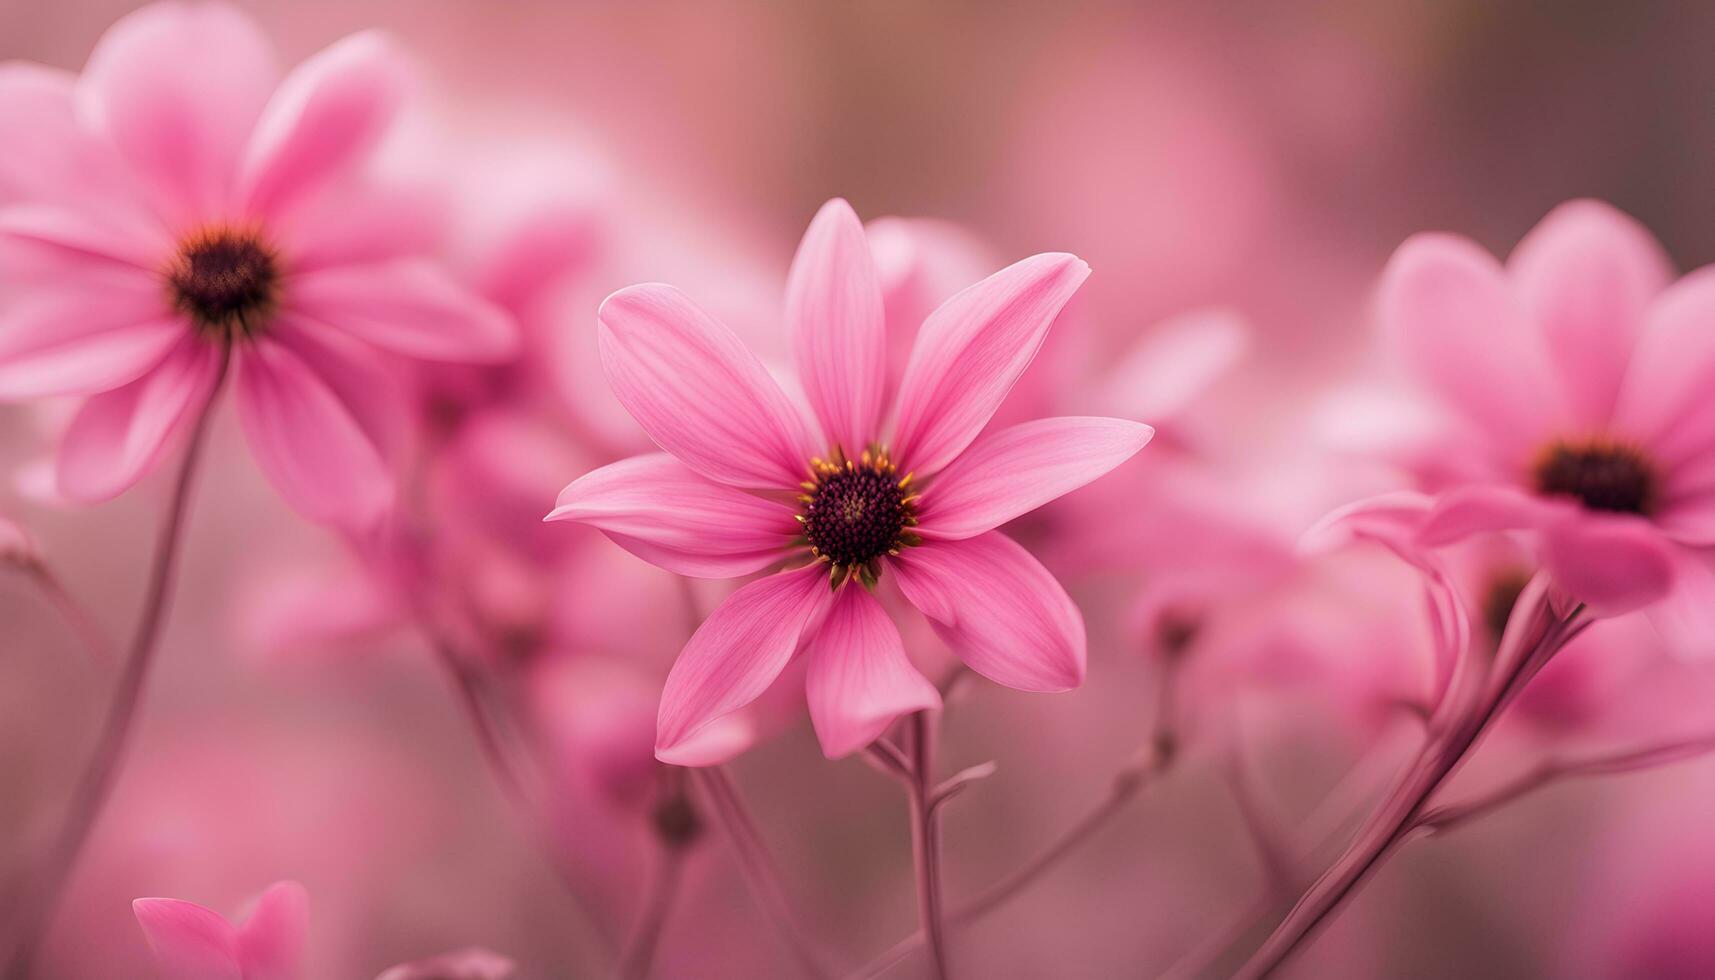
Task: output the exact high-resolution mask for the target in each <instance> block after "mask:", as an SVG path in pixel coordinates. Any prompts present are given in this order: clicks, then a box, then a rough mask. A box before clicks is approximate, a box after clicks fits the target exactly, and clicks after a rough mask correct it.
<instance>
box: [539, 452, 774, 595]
mask: <svg viewBox="0 0 1715 980" xmlns="http://www.w3.org/2000/svg"><path fill="white" fill-rule="evenodd" d="M792 514H793V511H792V508H790V507H788V506H786V505H785V504H782V503H779V502H777V501H774V500H768V499H765V498H762V497H758V496H756V495H754V494H749V493H745V492H744V491H742V490H735V489H733V488H732V487H729V486H726V485H725V484H721V483H715V482H713V481H712V480H709V479H707V478H705V477H703V476H701V475H699V474H698V473H696V472H695V471H693V470H692V469H691V468H690V467H688V466H686V465H685V464H684V463H681V462H679V461H678V460H677V459H674V458H673V457H672V456H669V455H667V454H666V453H654V454H651V455H648V456H634V457H632V458H631V459H624V460H620V461H619V462H617V463H612V464H610V465H607V466H604V467H602V468H601V469H598V470H595V471H593V472H591V473H586V474H585V475H583V476H581V477H579V478H578V479H577V480H576V481H574V482H573V483H572V484H571V485H570V486H568V487H566V489H564V490H562V491H561V492H560V498H559V500H558V501H556V503H555V507H554V510H553V511H552V512H551V513H550V514H549V515H548V516H547V518H546V519H547V520H550V521H578V522H580V523H583V524H588V525H590V526H591V527H595V528H599V529H600V530H602V531H604V532H606V533H607V534H608V535H609V536H610V537H612V538H613V539H614V540H615V541H616V542H618V543H619V544H620V546H621V547H624V548H626V549H628V550H632V551H633V553H634V554H637V555H638V556H639V557H641V558H644V559H645V560H648V561H651V562H654V563H655V564H657V565H660V566H661V567H662V568H665V569H667V570H668V571H672V572H677V573H678V574H680V575H692V576H697V577H702V578H737V577H740V576H743V575H749V574H750V573H752V572H758V571H761V570H762V569H764V568H767V567H768V566H769V565H772V564H774V563H775V562H778V561H780V560H781V559H782V558H784V557H785V556H786V553H787V546H788V542H790V540H791V539H792V538H793V537H795V536H796V535H798V534H799V533H801V532H800V528H799V525H798V524H797V522H796V521H794V520H793V519H792ZM638 545H643V546H644V548H643V549H642V550H638V549H637V547H636V546H638Z"/></svg>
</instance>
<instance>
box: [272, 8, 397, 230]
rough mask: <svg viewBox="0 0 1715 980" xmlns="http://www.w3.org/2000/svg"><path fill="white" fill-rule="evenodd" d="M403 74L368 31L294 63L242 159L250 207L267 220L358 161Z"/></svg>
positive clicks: (389, 110) (392, 106) (391, 109)
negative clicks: (297, 63) (294, 65)
mask: <svg viewBox="0 0 1715 980" xmlns="http://www.w3.org/2000/svg"><path fill="white" fill-rule="evenodd" d="M408 77H409V73H408V72H407V71H406V68H405V65H404V62H403V60H402V59H401V57H400V56H399V54H398V53H397V52H396V51H394V50H393V46H392V45H391V44H390V43H389V42H388V41H387V39H386V38H385V37H384V36H383V35H381V34H379V33H377V32H374V31H365V32H363V33H361V34H353V35H352V36H350V37H348V38H345V39H344V40H342V41H338V42H336V43H335V44H333V45H331V46H330V47H328V48H327V49H325V50H323V51H321V52H320V53H318V54H316V55H315V56H313V57H311V58H310V59H309V60H307V61H305V62H304V63H303V64H301V65H299V66H298V67H297V68H294V69H293V70H292V72H291V73H290V74H289V75H287V76H286V78H285V80H284V81H283V82H281V83H280V88H279V90H278V91H277V92H275V93H274V97H273V99H272V100H270V101H269V103H268V106H267V108H266V109H265V110H263V113H262V118H261V119H260V121H258V122H257V124H256V132H255V135H254V136H253V137H252V139H251V143H250V146H249V148H248V151H247V153H246V156H245V160H244V165H243V171H242V176H241V178H240V180H241V183H242V186H243V188H244V190H243V192H242V193H243V195H244V198H245V201H246V206H247V208H248V210H249V212H250V213H251V214H254V215H257V216H260V217H271V216H273V215H275V214H277V213H279V212H280V210H281V209H282V208H284V207H286V206H287V205H289V204H290V203H291V202H292V201H293V200H295V199H296V198H297V197H298V196H299V195H301V194H303V193H305V192H306V191H310V190H313V189H315V188H316V187H317V186H319V185H321V184H323V183H324V182H327V181H329V180H331V179H334V178H337V177H339V176H341V175H343V174H345V173H346V172H348V171H349V170H350V169H351V168H352V167H353V166H354V165H356V164H357V163H359V162H361V161H362V160H363V158H364V157H365V156H366V155H367V154H368V152H369V150H370V149H371V148H372V147H373V146H374V145H375V144H376V142H377V141H379V139H380V138H381V136H382V134H383V133H385V132H386V130H387V127H388V126H389V125H390V124H391V123H392V121H393V117H394V115H395V114H396V113H397V111H398V108H399V105H400V103H401V102H403V100H404V92H405V89H406V86H407V82H408Z"/></svg>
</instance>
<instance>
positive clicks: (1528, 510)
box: [1418, 485, 1578, 548]
mask: <svg viewBox="0 0 1715 980" xmlns="http://www.w3.org/2000/svg"><path fill="white" fill-rule="evenodd" d="M1577 509H1578V508H1577V505H1576V504H1572V503H1570V502H1566V501H1559V500H1545V499H1543V498H1542V497H1538V496H1535V495H1533V494H1529V493H1526V492H1525V491H1523V490H1520V489H1518V488H1517V487H1509V486H1499V485H1495V486H1483V485H1474V486H1466V487H1459V488H1457V489H1454V490H1449V491H1447V492H1446V493H1443V494H1441V495H1439V496H1438V497H1436V498H1435V506H1434V507H1433V508H1431V510H1430V512H1429V515H1428V516H1427V517H1426V518H1424V521H1423V524H1422V526H1421V527H1420V528H1419V530H1418V540H1419V542H1420V543H1422V544H1423V545H1425V546H1427V547H1431V548H1439V547H1442V546H1444V545H1449V544H1453V543H1454V542H1457V541H1463V540H1464V539H1466V538H1468V537H1470V536H1471V535H1473V534H1483V533H1486V532H1490V531H1520V530H1527V529H1530V528H1539V527H1546V526H1547V525H1549V524H1551V523H1553V522H1555V521H1558V520H1562V519H1565V518H1567V517H1569V516H1571V515H1572V514H1574V513H1576V512H1577Z"/></svg>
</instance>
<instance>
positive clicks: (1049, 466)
mask: <svg viewBox="0 0 1715 980" xmlns="http://www.w3.org/2000/svg"><path fill="white" fill-rule="evenodd" d="M1154 434H1155V430H1154V429H1152V428H1150V427H1149V426H1147V425H1143V424H1141V423H1138V422H1127V421H1125V420H1123V419H1101V418H1059V419H1038V420H1036V421H1033V422H1024V423H1022V424H1019V425H1015V426H1013V427H1011V428H1009V429H1002V430H1000V431H999V432H991V433H989V434H987V435H985V436H983V437H981V438H980V439H978V440H977V441H976V442H974V443H972V444H971V447H970V448H969V449H967V450H965V451H964V452H963V453H962V454H960V456H959V458H957V459H955V460H953V462H952V463H951V464H950V465H948V466H947V468H946V469H944V470H942V471H941V473H940V475H938V476H936V477H935V479H934V482H933V483H932V484H931V485H930V486H929V487H927V488H926V489H925V490H924V491H923V504H922V509H921V511H920V513H919V522H920V525H921V526H920V527H919V528H918V530H919V531H921V532H922V534H923V536H924V537H927V538H969V537H975V536H976V535H978V534H981V533H983V532H984V531H989V530H993V529H994V528H997V527H999V526H1000V525H1002V524H1005V523H1006V522H1007V521H1010V520H1012V519H1013V518H1015V517H1018V516H1019V515H1021V514H1028V513H1029V512H1031V511H1033V510H1035V509H1036V508H1038V507H1040V506H1042V505H1043V504H1045V503H1048V502H1049V501H1050V500H1054V499H1056V498H1058V497H1060V496H1061V495H1063V494H1066V493H1070V492H1071V491H1073V490H1076V489H1078V488H1079V487H1081V486H1083V485H1084V484H1086V483H1089V482H1090V481H1091V480H1094V479H1096V478H1097V477H1099V476H1101V475H1102V474H1104V473H1106V472H1108V471H1109V470H1111V469H1113V468H1114V467H1116V466H1118V465H1119V464H1121V463H1123V462H1125V461H1126V460H1128V459H1130V458H1131V457H1132V456H1133V455H1134V454H1136V453H1137V451H1138V450H1139V449H1142V448H1143V447H1144V444H1145V443H1147V442H1149V438H1150V436H1152V435H1154Z"/></svg>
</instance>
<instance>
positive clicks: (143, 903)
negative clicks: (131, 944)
mask: <svg viewBox="0 0 1715 980" xmlns="http://www.w3.org/2000/svg"><path fill="white" fill-rule="evenodd" d="M131 911H132V912H133V913H135V914H136V916H137V924H138V925H139V926H141V927H142V928H143V938H144V939H147V940H148V941H149V949H150V951H152V952H153V953H154V954H155V967H156V969H157V971H158V972H159V973H160V975H161V976H163V977H172V978H173V980H245V977H244V971H243V969H242V968H241V967H240V966H239V963H238V935H237V932H236V931H235V930H234V929H233V928H232V925H231V924H230V923H228V922H227V921H226V920H225V919H223V918H221V917H220V916H219V915H218V914H216V913H215V912H213V911H211V910H209V909H206V908H203V907H202V906H201V905H197V904H196V903H194V902H181V901H179V900H178V899H176V898H139V899H137V900H136V901H134V902H132V903H131Z"/></svg>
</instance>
